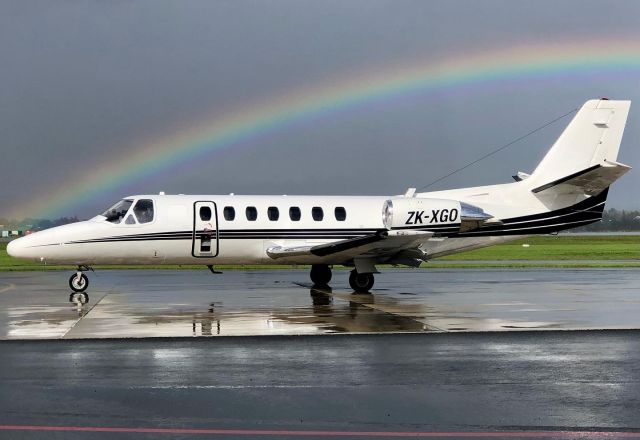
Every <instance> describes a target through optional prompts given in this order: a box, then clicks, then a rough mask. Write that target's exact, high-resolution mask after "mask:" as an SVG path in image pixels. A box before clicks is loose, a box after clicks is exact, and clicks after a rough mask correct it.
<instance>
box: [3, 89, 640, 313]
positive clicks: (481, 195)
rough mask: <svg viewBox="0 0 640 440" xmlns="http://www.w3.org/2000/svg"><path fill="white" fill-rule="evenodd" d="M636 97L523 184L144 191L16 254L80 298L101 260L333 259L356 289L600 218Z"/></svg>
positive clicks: (32, 238)
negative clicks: (52, 273) (390, 273)
mask: <svg viewBox="0 0 640 440" xmlns="http://www.w3.org/2000/svg"><path fill="white" fill-rule="evenodd" d="M629 107H630V102H629V101H612V100H605V99H600V100H591V101H588V102H586V103H585V104H584V105H583V107H582V108H581V109H580V110H579V111H578V113H577V114H576V116H575V117H574V119H573V120H572V121H571V123H570V124H569V125H568V126H567V128H566V129H565V130H564V132H563V133H562V135H561V136H560V137H559V138H558V140H557V141H556V142H555V143H554V145H553V146H552V147H551V149H550V150H549V151H548V153H547V154H546V155H545V157H544V158H543V159H542V161H541V162H540V163H539V164H538V166H537V167H536V169H535V171H533V173H531V174H525V173H521V172H520V173H518V174H517V175H516V176H514V179H515V180H516V181H515V182H511V183H505V184H500V185H490V186H482V187H474V188H463V189H453V190H447V191H436V192H424V193H416V191H415V189H413V188H410V189H409V190H408V191H407V192H406V194H404V195H399V196H391V197H371V196H363V197H359V196H237V195H200V196H192V195H164V194H163V193H160V194H159V195H138V196H131V197H126V198H124V199H123V200H121V201H119V202H118V203H116V204H115V205H114V206H112V207H111V208H109V209H107V210H106V211H105V212H104V213H103V214H101V215H98V216H96V217H94V218H92V219H90V220H87V221H82V222H78V223H73V224H69V225H64V226H59V227H56V228H51V229H47V230H44V231H41V232H36V233H34V234H31V235H28V236H25V237H22V238H19V239H17V240H14V241H12V242H11V243H9V245H8V247H7V252H8V253H9V255H11V256H13V257H17V258H24V259H30V260H35V261H39V262H46V263H56V264H71V265H74V266H77V267H78V269H77V272H76V273H74V274H73V275H72V276H71V278H70V279H69V285H70V287H71V289H72V290H73V293H72V294H71V297H70V299H71V300H72V301H76V302H78V301H79V302H82V303H85V302H87V301H88V296H87V294H86V292H84V291H85V290H86V289H87V286H88V285H89V280H88V278H87V276H86V275H85V274H84V273H83V272H84V271H86V270H88V269H91V267H92V266H94V265H100V264H140V265H143V264H154V265H155V264H202V265H206V266H207V267H209V269H210V270H211V271H212V272H215V271H214V270H213V265H218V264H247V265H249V264H269V263H273V264H309V265H311V280H312V282H313V283H314V284H316V285H325V286H326V285H327V284H328V283H329V281H330V280H331V268H330V267H331V266H332V265H344V266H349V267H353V270H352V271H351V275H350V276H349V284H350V285H351V287H352V288H353V289H354V290H355V291H356V292H368V291H369V289H371V287H372V286H373V282H374V275H373V274H374V273H377V270H376V264H383V263H384V264H401V265H408V266H414V267H417V266H419V265H420V264H421V263H422V262H423V261H427V260H429V259H432V258H435V257H439V256H443V255H447V254H452V253H455V252H460V251H466V250H470V249H475V248H479V247H484V246H489V245H492V244H496V243H501V242H505V241H509V240H513V239H516V238H519V237H522V236H527V235H533V234H548V233H553V232H557V231H560V230H563V229H569V228H574V227H577V226H583V225H586V224H589V223H592V222H596V221H598V220H600V219H601V218H602V212H603V210H604V204H605V200H606V198H607V191H608V188H609V186H610V185H611V184H612V183H613V182H614V181H615V180H617V179H618V178H619V177H620V176H622V175H623V174H624V173H626V172H627V171H629V170H630V167H629V166H627V165H623V164H621V163H618V162H616V159H617V156H618V149H619V147H620V142H621V140H622V134H623V131H624V126H625V123H626V120H627V115H628V112H629Z"/></svg>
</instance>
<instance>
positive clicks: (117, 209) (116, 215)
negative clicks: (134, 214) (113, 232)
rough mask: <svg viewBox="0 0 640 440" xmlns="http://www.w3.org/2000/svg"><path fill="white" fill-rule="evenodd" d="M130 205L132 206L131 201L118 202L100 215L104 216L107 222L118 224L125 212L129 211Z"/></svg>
mask: <svg viewBox="0 0 640 440" xmlns="http://www.w3.org/2000/svg"><path fill="white" fill-rule="evenodd" d="M132 204H133V200H129V199H124V200H120V201H119V202H118V203H116V204H115V205H113V206H112V207H111V208H109V209H107V210H106V211H105V212H103V213H102V215H104V216H105V217H106V218H107V221H108V222H111V223H120V222H121V221H122V219H123V218H124V216H125V215H126V214H127V211H128V210H129V208H130V207H131V205H132Z"/></svg>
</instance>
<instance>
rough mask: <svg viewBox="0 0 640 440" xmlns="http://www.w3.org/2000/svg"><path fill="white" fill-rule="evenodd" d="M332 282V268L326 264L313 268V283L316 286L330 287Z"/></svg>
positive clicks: (316, 265) (315, 265)
mask: <svg viewBox="0 0 640 440" xmlns="http://www.w3.org/2000/svg"><path fill="white" fill-rule="evenodd" d="M329 281H331V268H330V267H329V266H328V265H326V264H314V265H313V266H311V282H312V283H313V285H314V286H328V285H329Z"/></svg>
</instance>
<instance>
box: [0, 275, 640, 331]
mask: <svg viewBox="0 0 640 440" xmlns="http://www.w3.org/2000/svg"><path fill="white" fill-rule="evenodd" d="M347 275H348V272H346V271H334V277H333V282H332V290H328V289H313V288H310V285H309V282H308V274H307V272H306V271H303V270H282V271H280V270H268V271H229V272H226V273H224V274H222V275H212V274H211V273H209V272H208V271H206V270H202V271H168V270H167V271H164V270H158V271H144V270H143V271H101V272H98V273H96V274H95V275H94V274H90V279H91V285H90V288H89V290H88V292H89V296H90V301H89V303H88V304H87V305H85V306H83V307H81V308H78V307H77V306H76V305H74V304H70V303H69V302H68V296H69V288H68V287H67V279H68V277H69V276H70V274H69V273H67V272H57V271H48V272H21V273H5V274H2V278H0V339H59V338H64V339H78V338H130V337H134V338H137V337H140V338H143V337H174V336H218V335H220V336H239V335H252V336H254V335H302V334H327V333H396V332H464V331H508V330H553V329H564V330H568V329H635V328H640V276H639V275H640V269H558V270H554V269H526V270H515V269H502V270H501V269H465V270H460V269H430V270H388V271H385V273H382V274H380V275H378V276H377V277H376V285H375V288H374V289H373V291H372V293H371V294H370V295H356V294H354V293H353V292H352V291H351V290H350V289H349V288H348V284H347V282H346V281H347Z"/></svg>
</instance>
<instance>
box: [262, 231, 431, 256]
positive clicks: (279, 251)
mask: <svg viewBox="0 0 640 440" xmlns="http://www.w3.org/2000/svg"><path fill="white" fill-rule="evenodd" d="M432 236H433V232H431V231H408V230H397V231H380V232H377V233H375V234H370V235H365V236H363V237H356V238H350V239H347V240H340V241H334V242H331V243H325V244H319V245H315V246H307V245H292V246H272V247H270V248H268V249H267V255H269V257H271V258H273V259H274V260H277V259H279V258H286V257H299V256H305V255H308V256H316V257H325V256H328V255H331V256H334V257H335V256H338V257H341V258H343V259H344V260H345V261H346V260H349V259H352V258H356V257H363V258H381V257H393V256H394V255H398V254H400V253H402V252H403V251H406V250H409V249H411V250H413V249H415V250H416V251H417V250H418V247H419V246H420V245H421V244H422V243H423V242H425V241H427V240H428V239H429V238H430V237H432Z"/></svg>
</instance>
